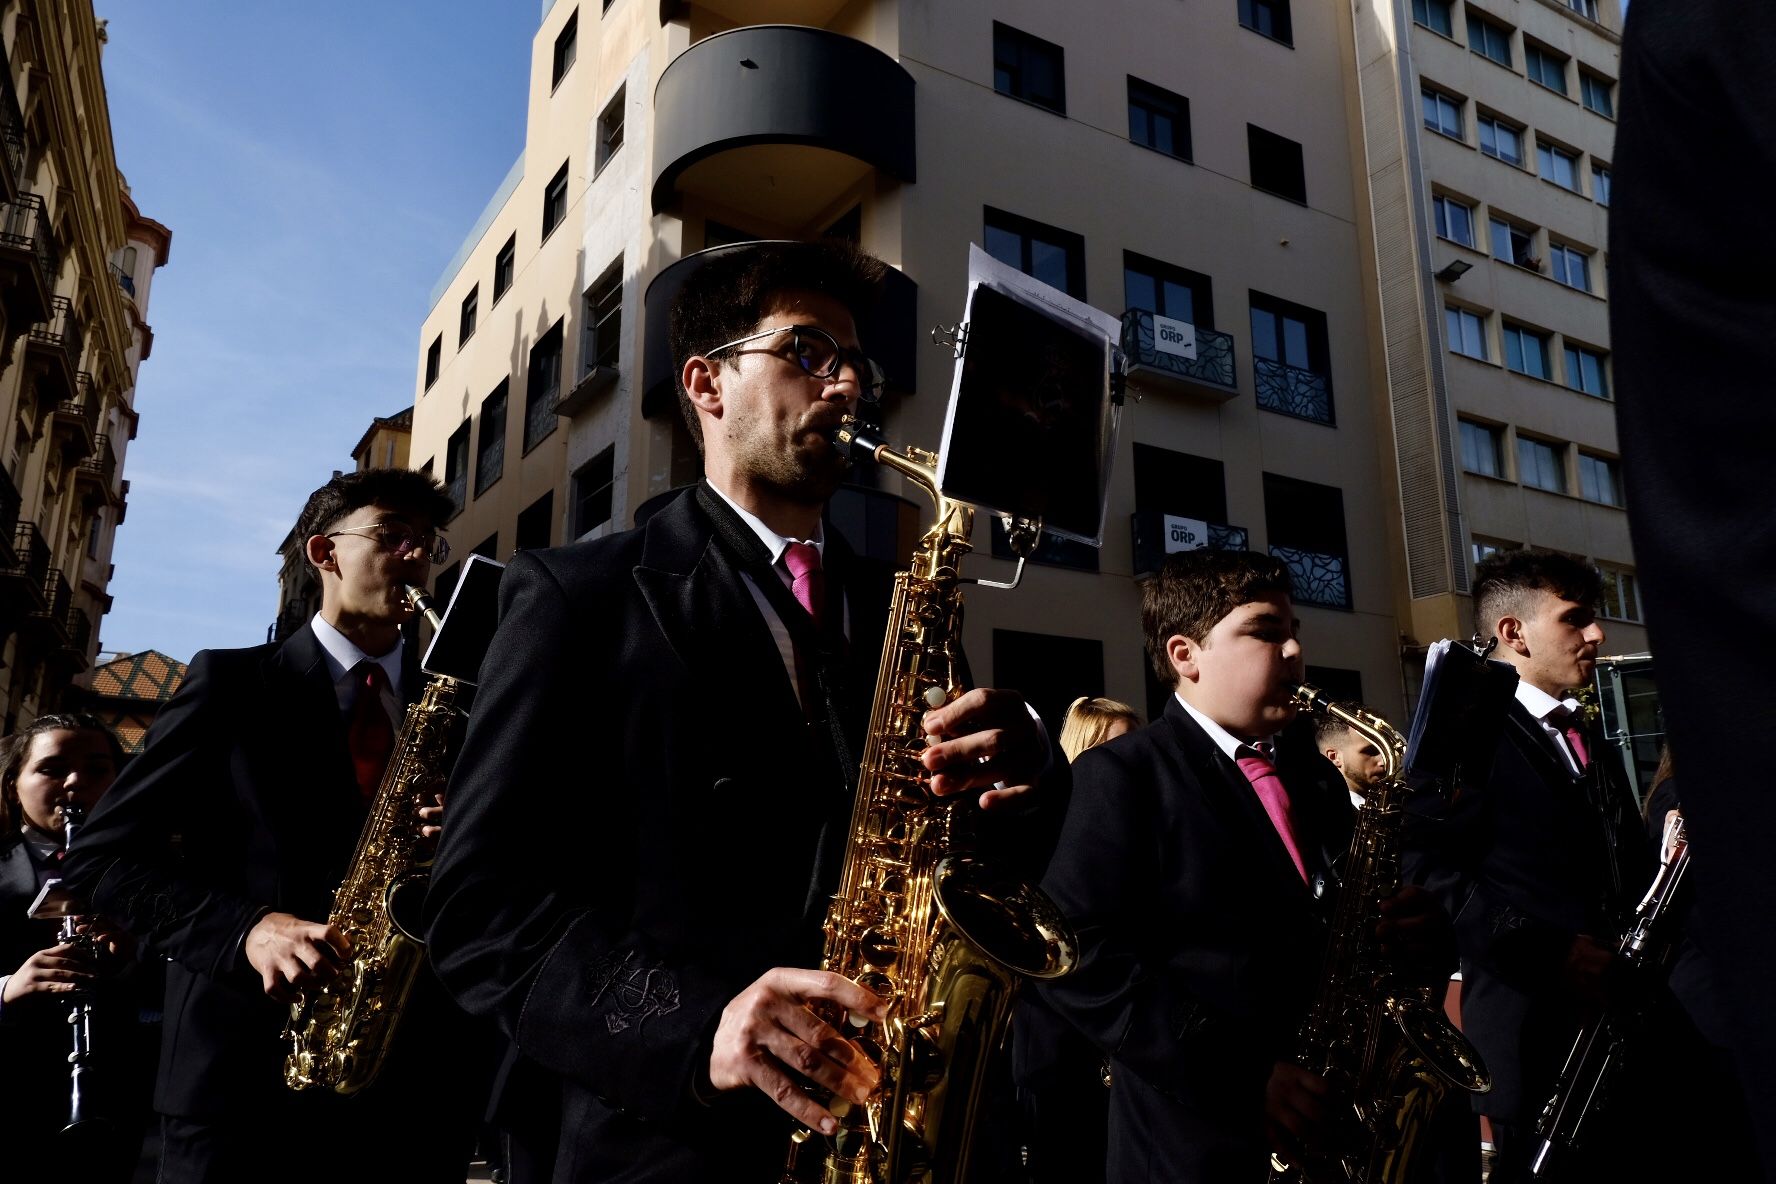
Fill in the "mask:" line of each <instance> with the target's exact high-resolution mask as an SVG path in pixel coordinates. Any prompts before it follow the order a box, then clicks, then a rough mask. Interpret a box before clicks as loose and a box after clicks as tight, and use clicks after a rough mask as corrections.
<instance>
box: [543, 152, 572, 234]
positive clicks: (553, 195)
mask: <svg viewBox="0 0 1776 1184" xmlns="http://www.w3.org/2000/svg"><path fill="white" fill-rule="evenodd" d="M565 217H567V164H566V162H563V163H562V165H561V170H560V171H559V172H557V173H556V174H555V175H554V176H553V177H551V178H550V179H549V187H548V188H547V189H545V190H543V237H544V238H548V237H549V234H550V232H551V231H553V230H554V229H555V228H556V227H557V226H559V225H561V220H562V219H563V218H565Z"/></svg>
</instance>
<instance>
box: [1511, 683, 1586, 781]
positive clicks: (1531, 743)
mask: <svg viewBox="0 0 1776 1184" xmlns="http://www.w3.org/2000/svg"><path fill="white" fill-rule="evenodd" d="M1505 735H1507V736H1509V737H1511V741H1512V743H1514V744H1516V745H1517V748H1518V750H1519V751H1520V752H1522V753H1523V755H1524V757H1525V758H1526V759H1527V760H1528V761H1529V762H1530V764H1532V765H1534V766H1535V768H1536V771H1537V772H1538V773H1540V774H1541V776H1542V780H1544V781H1546V782H1547V783H1548V784H1549V785H1550V786H1556V787H1559V786H1570V785H1572V784H1573V783H1574V781H1575V780H1576V778H1574V777H1573V774H1572V768H1571V767H1570V766H1569V765H1568V764H1567V763H1566V754H1565V753H1563V752H1561V751H1560V748H1559V746H1558V745H1557V744H1555V743H1554V737H1552V736H1550V735H1548V732H1547V729H1545V728H1543V727H1542V725H1541V723H1540V721H1538V720H1537V719H1536V718H1535V717H1534V716H1533V715H1531V714H1530V713H1529V709H1528V708H1527V707H1525V706H1523V704H1522V702H1521V701H1513V702H1512V704H1511V710H1510V712H1509V713H1508V714H1507V715H1506V716H1505Z"/></svg>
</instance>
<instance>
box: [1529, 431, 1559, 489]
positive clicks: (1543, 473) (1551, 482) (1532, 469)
mask: <svg viewBox="0 0 1776 1184" xmlns="http://www.w3.org/2000/svg"><path fill="white" fill-rule="evenodd" d="M1517 480H1519V481H1521V482H1523V484H1525V485H1527V486H1529V487H1530V488H1531V489H1546V490H1547V491H1548V492H1550V493H1565V492H1566V446H1565V445H1564V444H1552V443H1549V442H1548V441H1546V440H1536V439H1532V438H1531V437H1529V436H1518V437H1517Z"/></svg>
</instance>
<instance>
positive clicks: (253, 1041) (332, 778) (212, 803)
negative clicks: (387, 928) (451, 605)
mask: <svg viewBox="0 0 1776 1184" xmlns="http://www.w3.org/2000/svg"><path fill="white" fill-rule="evenodd" d="M451 509H452V507H451V503H450V500H449V498H448V497H447V496H446V495H445V494H444V492H443V491H442V490H441V489H440V488H439V487H438V486H437V485H436V484H435V483H434V482H433V481H432V480H431V478H429V477H427V476H424V475H422V474H419V473H415V472H409V471H405V470H389V469H382V470H370V471H367V472H360V473H349V474H345V475H342V476H336V477H334V478H333V479H332V480H331V481H329V482H328V483H327V484H326V485H324V486H323V487H321V488H320V489H318V490H316V491H315V492H314V493H313V494H312V495H311V496H310V497H309V499H308V502H307V504H306V505H305V506H304V507H303V510H302V514H301V516H300V517H299V519H298V520H297V524H296V535H297V537H298V538H300V539H302V540H303V549H304V554H305V556H306V558H307V561H308V562H309V564H310V565H311V566H312V567H313V568H314V569H315V573H316V575H317V577H318V579H319V582H320V586H321V607H320V611H319V612H318V613H317V614H316V615H315V617H314V618H313V620H311V621H310V622H309V623H307V624H306V625H304V626H303V627H302V628H301V629H299V630H297V631H296V632H295V633H294V634H292V635H291V636H290V637H289V638H287V639H285V640H284V641H283V642H281V643H279V644H273V645H266V646H257V647H254V648H251V649H240V650H206V651H204V652H202V653H199V654H198V655H197V656H196V657H195V658H193V659H192V662H191V666H190V669H189V671H188V672H187V674H186V677H185V681H184V682H183V684H182V685H181V686H180V688H179V690H178V692H177V693H176V694H175V695H174V696H173V698H172V699H171V701H169V702H168V703H167V705H166V706H165V707H164V708H163V709H162V710H161V713H160V715H159V718H158V719H157V720H156V722H155V725H154V727H153V729H152V730H151V731H150V732H149V735H148V740H147V746H146V748H145V750H144V751H143V752H142V754H141V755H140V756H138V757H137V758H136V760H135V762H134V763H133V764H131V765H130V766H129V767H128V768H127V769H126V770H125V771H124V772H123V774H122V775H121V776H120V777H119V778H118V780H117V783H116V784H115V785H114V786H113V787H112V790H111V792H110V793H109V794H108V795H107V796H106V797H105V799H104V800H103V801H102V802H101V803H100V804H99V806H98V807H97V808H95V809H94V810H93V812H92V815H91V818H90V819H89V820H88V822H87V825H86V827H85V829H84V830H82V831H81V833H80V835H79V836H78V838H77V839H76V840H75V842H74V844H73V846H72V848H71V850H70V852H69V855H68V859H67V864H66V872H65V875H66V878H67V879H68V881H69V883H70V884H71V885H72V886H73V887H74V889H75V890H76V891H77V892H79V893H80V894H81V895H82V896H84V897H86V898H87V899H90V900H91V901H92V902H93V904H94V907H95V908H97V909H99V910H101V911H103V912H104V913H106V914H108V915H110V916H114V917H116V918H117V919H118V920H119V921H120V922H121V923H122V924H123V925H124V926H125V928H127V929H128V930H129V932H130V933H131V934H132V935H133V936H135V937H136V938H137V939H138V940H139V941H140V942H141V943H142V944H143V945H144V946H145V947H146V949H147V950H148V951H149V952H151V953H153V954H157V955H165V956H167V957H169V958H170V959H171V962H170V963H169V966H168V969H167V994H166V1007H165V1014H166V1020H165V1025H166V1027H165V1034H164V1038H163V1054H162V1059H161V1069H160V1077H159V1082H158V1085H157V1088H156V1096H155V1107H156V1109H157V1110H158V1111H159V1112H160V1114H161V1137H162V1148H163V1150H162V1169H161V1170H162V1177H161V1178H162V1179H163V1180H167V1181H178V1182H179V1184H208V1182H210V1181H227V1182H230V1184H232V1182H236V1181H241V1180H254V1181H284V1180H290V1181H296V1180H310V1179H313V1178H315V1177H316V1176H317V1175H323V1174H324V1175H325V1176H326V1177H327V1178H328V1179H332V1180H364V1181H370V1180H379V1181H380V1180H404V1181H405V1180H412V1181H422V1182H428V1184H429V1182H433V1181H435V1182H437V1184H444V1182H446V1181H449V1182H451V1184H460V1181H461V1180H462V1179H463V1176H464V1174H465V1171H466V1168H467V1163H468V1155H469V1151H470V1140H471V1139H472V1137H473V1132H474V1129H475V1125H474V1124H475V1119H476V1118H477V1117H478V1108H479V1106H480V1103H481V1101H482V1096H481V1094H482V1093H484V1090H485V1079H484V1074H483V1070H482V1068H481V1065H480V1060H481V1058H482V1056H483V1055H484V1054H482V1053H481V1052H479V1051H478V1048H477V1046H478V1043H479V1041H480V1040H481V1039H483V1038H482V1037H480V1036H478V1035H477V1034H475V1033H473V1032H472V1031H470V1030H469V1024H468V1021H467V1020H466V1018H465V1017H463V1016H462V1015H461V1013H459V1012H456V1011H455V1010H454V1008H452V1007H451V1006H450V1005H449V1003H448V1000H447V999H445V997H444V996H443V995H442V993H441V992H440V991H438V990H437V989H436V986H435V984H432V985H428V984H427V983H426V982H425V981H424V979H423V976H422V980H421V983H420V985H419V987H418V988H417V989H416V990H415V998H414V999H413V1001H412V1002H411V1003H410V1005H409V1010H408V1013H407V1015H406V1018H405V1021H404V1023H403V1026H402V1030H401V1038H400V1039H397V1042H396V1047H395V1051H394V1053H393V1054H392V1055H391V1057H390V1061H389V1064H388V1067H387V1069H386V1070H385V1071H384V1074H383V1077H382V1078H381V1080H379V1081H378V1082H377V1083H376V1084H375V1085H374V1086H372V1087H370V1088H369V1089H366V1090H365V1091H364V1092H363V1093H361V1094H359V1095H356V1096H353V1097H351V1098H344V1097H339V1096H337V1095H334V1094H331V1093H329V1092H326V1091H313V1090H311V1091H307V1092H304V1093H300V1094H298V1093H293V1092H291V1091H289V1090H287V1089H286V1088H285V1086H284V1080H283V1059H284V1052H285V1047H284V1044H283V1042H282V1040H281V1039H280V1033H281V1032H282V1030H283V1027H284V1023H285V1020H286V1019H287V1018H288V1016H289V1007H288V1004H289V1002H290V1001H291V1000H292V999H293V998H294V997H295V994H296V993H297V992H299V991H301V990H304V989H306V988H309V987H315V986H319V985H320V984H322V983H324V982H326V981H328V980H329V979H330V978H332V977H333V976H335V975H337V974H338V973H339V972H340V969H341V967H342V966H343V965H345V964H346V959H347V958H348V956H349V955H350V952H351V951H350V949H349V948H348V946H347V943H346V942H345V940H344V938H343V937H342V936H341V934H340V933H339V932H338V930H336V929H334V928H333V927H331V926H329V925H328V924H326V920H325V919H326V917H327V915H328V902H329V900H330V898H331V896H332V893H333V891H334V889H335V888H336V887H337V886H338V885H339V883H340V880H341V877H342V876H343V874H344V872H345V869H346V866H347V863H348V861H349V859H350V857H351V854H352V850H353V847H354V845H355V844H356V842H357V839H358V835H359V832H360V831H361V830H362V828H363V825H364V818H365V806H366V803H367V801H368V800H369V799H370V798H371V797H372V796H373V795H374V794H375V792H376V789H377V785H378V783H379V781H380V779H381V775H382V765H383V763H384V762H385V761H386V760H387V758H388V755H389V752H390V749H391V747H392V744H393V738H394V735H395V732H396V730H397V729H396V725H397V722H398V720H399V718H400V714H401V712H402V710H403V707H404V705H405V704H406V703H408V702H410V701H411V700H412V699H413V698H414V697H417V695H418V694H419V692H420V690H421V689H422V683H423V681H424V680H423V678H422V676H421V674H420V671H419V665H418V659H417V656H416V655H415V654H413V653H412V652H410V650H409V647H407V646H406V644H405V643H404V642H403V640H402V637H401V632H400V628H401V625H402V623H403V622H404V621H405V620H406V619H407V618H408V616H409V615H410V613H411V610H410V609H409V607H408V605H407V601H406V598H405V597H404V595H403V588H404V586H405V585H408V584H419V585H423V584H424V583H425V581H426V578H427V574H428V572H429V570H430V567H431V563H432V561H433V560H434V559H436V558H441V557H442V555H443V554H444V551H445V546H446V545H445V544H444V543H443V541H442V540H441V539H440V538H439V537H438V535H437V532H436V529H435V527H436V524H437V523H438V522H440V521H443V520H444V519H445V518H446V517H447V516H448V515H449V514H450V512H451ZM439 812H440V809H439V804H438V803H437V802H436V801H434V802H433V804H432V805H431V806H429V807H427V808H426V809H425V810H424V811H423V812H422V813H423V815H424V817H425V818H426V819H427V821H429V822H436V821H437V815H438V813H439ZM175 836H176V837H177V839H178V849H177V854H175V853H174V849H173V842H174V838H175ZM395 1130H399V1131H400V1132H401V1137H400V1138H399V1139H395V1138H392V1137H391V1132H392V1131H395ZM293 1143H299V1144H300V1145H301V1147H303V1148H304V1149H305V1150H302V1151H298V1152H294V1153H293V1152H292V1151H291V1150H290V1148H291V1146H292V1144H293ZM321 1148H325V1164H324V1168H325V1170H324V1171H322V1170H321V1167H322V1165H321V1164H320V1162H319V1160H318V1158H317V1156H318V1155H319V1152H320V1149H321Z"/></svg>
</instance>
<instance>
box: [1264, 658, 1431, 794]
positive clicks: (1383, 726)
mask: <svg viewBox="0 0 1776 1184" xmlns="http://www.w3.org/2000/svg"><path fill="white" fill-rule="evenodd" d="M1289 692H1290V694H1291V695H1293V696H1294V698H1295V703H1296V706H1298V707H1300V708H1301V709H1302V710H1303V711H1310V712H1313V713H1314V714H1316V715H1326V716H1330V717H1332V718H1333V719H1336V720H1339V721H1340V722H1342V723H1343V724H1344V725H1345V726H1346V727H1347V728H1349V729H1350V730H1351V731H1353V732H1355V733H1356V734H1357V735H1359V736H1361V737H1362V738H1363V739H1365V740H1367V741H1369V743H1371V744H1373V745H1375V748H1376V750H1377V751H1378V752H1380V753H1381V755H1382V759H1383V760H1385V761H1386V762H1387V770H1386V771H1385V772H1384V773H1383V774H1382V778H1381V779H1382V780H1384V781H1395V780H1398V779H1399V778H1402V777H1404V776H1405V775H1406V738H1405V737H1404V736H1402V735H1400V732H1399V729H1397V728H1395V727H1394V725H1393V724H1390V723H1389V722H1388V721H1387V720H1385V719H1383V718H1382V717H1381V716H1379V715H1377V714H1376V713H1375V712H1373V711H1365V710H1364V709H1363V708H1361V707H1347V706H1345V705H1343V704H1340V703H1334V702H1333V701H1332V700H1331V699H1330V698H1328V697H1327V695H1326V692H1325V691H1323V690H1321V689H1320V688H1319V687H1316V686H1313V685H1312V684H1310V683H1305V682H1297V683H1290V684H1289Z"/></svg>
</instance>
